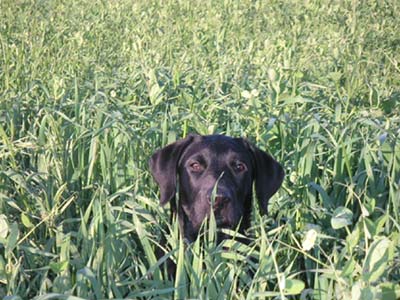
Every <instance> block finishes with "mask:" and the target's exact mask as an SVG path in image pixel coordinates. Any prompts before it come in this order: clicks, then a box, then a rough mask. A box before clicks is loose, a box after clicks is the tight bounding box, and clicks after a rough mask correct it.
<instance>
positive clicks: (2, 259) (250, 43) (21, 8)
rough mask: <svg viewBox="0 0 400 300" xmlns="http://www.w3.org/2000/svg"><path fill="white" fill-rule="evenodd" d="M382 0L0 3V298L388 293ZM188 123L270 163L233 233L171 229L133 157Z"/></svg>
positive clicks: (389, 16) (390, 183) (393, 138)
mask: <svg viewBox="0 0 400 300" xmlns="http://www.w3.org/2000/svg"><path fill="white" fill-rule="evenodd" d="M399 12H400V6H399V4H398V3H397V2H396V1H390V0H389V1H385V2H377V1H360V2H359V1H333V2H332V1H305V2H296V1H289V2H285V1H284V2H281V1H250V0H246V1H236V0H225V1H128V0H122V1H79V0H78V1H61V0H56V1H45V0H38V1H24V0H18V1H9V0H3V1H0V19H1V24H0V107H1V109H0V120H1V122H0V166H1V168H0V295H1V297H4V299H8V300H11V299H13V300H14V299H15V300H16V299H36V300H44V299H109V298H131V299H134V298H135V299H137V298H141V299H149V298H157V299H158V298H166V299H170V298H175V299H183V298H191V299H195V298H196V299H207V298H210V299H225V298H229V299H253V298H255V299H264V298H267V299H284V298H288V299H320V300H324V299H396V298H399V297H400V285H399V281H400V272H399V269H400V268H399V267H400V257H399V250H400V237H399V233H400V212H399V207H400V139H399V136H400V129H399V128H400V65H399V61H400V38H399V34H398V33H399V32H400V23H399V21H398V20H399V19H400V15H399ZM190 132H198V133H201V134H207V133H223V134H228V135H233V136H246V137H248V138H249V139H250V140H252V141H253V142H254V143H256V144H257V145H258V146H259V147H261V148H262V149H267V151H269V152H270V153H271V154H273V155H274V157H276V158H277V160H278V161H280V162H282V163H283V164H284V166H285V170H286V174H287V176H286V179H285V181H284V184H283V187H282V188H281V189H280V191H279V192H278V194H277V195H276V196H274V198H273V199H272V200H271V201H270V205H269V211H270V213H269V215H268V216H260V215H259V214H258V213H257V208H256V207H255V208H254V215H253V227H252V229H251V230H250V231H251V232H250V235H251V236H252V237H253V241H252V242H251V243H250V244H249V245H244V244H240V243H238V242H234V241H225V244H224V245H217V244H216V243H215V240H214V236H215V234H213V232H214V230H215V226H214V225H213V222H212V220H210V222H209V223H207V224H205V227H206V229H208V230H206V231H205V232H206V234H205V235H204V236H201V237H199V239H198V241H196V242H194V243H193V244H191V245H186V246H185V245H184V241H183V240H182V239H181V238H180V235H179V232H178V226H177V222H176V220H175V221H173V222H172V223H170V216H169V210H168V207H167V208H161V207H160V206H159V204H158V194H157V193H158V189H157V187H156V185H155V183H154V181H153V180H152V178H151V176H150V174H149V171H148V167H147V160H148V158H149V156H150V155H151V154H152V152H153V151H154V150H155V149H157V148H160V147H162V146H163V145H165V144H167V143H168V142H172V141H174V140H176V139H179V138H181V137H183V136H185V135H186V134H188V133H190ZM162 236H164V237H165V239H166V245H165V247H164V251H163V252H164V253H165V255H164V256H163V257H162V258H159V257H158V256H157V255H156V252H157V251H158V250H157V249H159V247H160V242H161V237H162ZM168 258H171V259H172V260H174V261H175V262H176V264H177V275H176V279H175V280H174V281H171V280H168V277H167V275H166V270H165V269H164V267H163V266H164V264H163V262H165V261H166V260H167V259H168Z"/></svg>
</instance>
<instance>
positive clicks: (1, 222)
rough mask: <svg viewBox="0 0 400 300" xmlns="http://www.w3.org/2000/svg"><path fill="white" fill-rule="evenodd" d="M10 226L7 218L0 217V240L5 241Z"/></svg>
mask: <svg viewBox="0 0 400 300" xmlns="http://www.w3.org/2000/svg"><path fill="white" fill-rule="evenodd" d="M9 229H10V226H9V225H8V222H7V217H6V216H5V215H0V238H3V239H5V238H6V237H7V234H8V231H9Z"/></svg>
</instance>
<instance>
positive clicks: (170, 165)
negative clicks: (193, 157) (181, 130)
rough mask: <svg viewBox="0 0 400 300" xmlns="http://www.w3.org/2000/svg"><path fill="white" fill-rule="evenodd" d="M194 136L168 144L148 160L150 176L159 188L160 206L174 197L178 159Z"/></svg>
mask: <svg viewBox="0 0 400 300" xmlns="http://www.w3.org/2000/svg"><path fill="white" fill-rule="evenodd" d="M194 137H195V135H193V134H190V135H188V136H187V137H186V138H184V139H181V140H179V141H176V142H175V143H172V144H169V145H167V146H165V147H164V148H162V149H160V150H158V151H156V152H155V153H154V154H153V155H152V156H151V158H150V160H149V167H150V171H151V174H152V175H153V177H154V179H155V181H156V182H157V183H158V186H159V187H160V204H161V205H164V204H166V203H167V202H168V201H170V200H172V199H173V198H174V197H175V192H176V172H177V167H178V162H179V159H180V157H181V155H182V153H183V151H184V149H185V148H186V147H187V146H188V145H189V144H190V143H191V142H192V140H193V138H194Z"/></svg>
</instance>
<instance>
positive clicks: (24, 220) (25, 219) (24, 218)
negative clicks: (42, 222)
mask: <svg viewBox="0 0 400 300" xmlns="http://www.w3.org/2000/svg"><path fill="white" fill-rule="evenodd" d="M21 221H22V224H24V226H25V227H26V228H32V227H34V225H33V224H32V222H31V220H30V219H29V217H28V216H27V214H25V213H22V214H21Z"/></svg>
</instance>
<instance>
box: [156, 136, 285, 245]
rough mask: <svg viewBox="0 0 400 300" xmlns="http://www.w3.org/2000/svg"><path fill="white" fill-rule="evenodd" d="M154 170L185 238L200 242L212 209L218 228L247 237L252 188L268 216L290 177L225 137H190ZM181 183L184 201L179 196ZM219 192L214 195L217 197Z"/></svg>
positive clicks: (159, 155)
mask: <svg viewBox="0 0 400 300" xmlns="http://www.w3.org/2000/svg"><path fill="white" fill-rule="evenodd" d="M149 164H150V170H151V173H152V174H153V177H154V179H155V180H156V182H157V183H158V185H159V187H160V202H161V205H164V204H166V203H167V202H168V201H171V200H172V201H171V207H172V210H173V211H174V212H177V213H178V219H179V224H180V227H181V231H182V232H183V234H184V237H185V238H186V239H187V240H189V241H193V240H195V239H196V237H197V235H198V232H199V229H200V226H201V224H202V222H203V221H204V219H205V218H206V217H207V216H209V214H210V210H211V206H212V209H213V211H214V215H215V219H216V222H217V226H218V227H220V228H231V229H236V227H237V226H238V225H239V224H240V226H239V232H241V233H243V232H244V230H245V229H247V228H248V227H249V226H250V214H251V200H252V185H253V181H254V182H255V190H256V195H257V198H258V201H259V207H260V209H261V212H262V213H267V205H268V199H269V198H270V197H271V196H272V195H273V194H274V193H275V192H276V191H277V190H278V189H279V187H280V186H281V184H282V180H283V177H284V171H283V169H282V167H281V165H280V164H279V163H278V162H276V161H275V160H274V159H273V158H272V157H271V156H270V155H269V154H267V153H265V152H264V151H262V150H260V149H258V148H256V147H255V146H253V145H252V144H250V143H249V142H248V141H247V140H245V139H242V138H232V137H228V136H223V135H209V136H200V135H188V136H187V137H186V138H184V139H182V140H179V141H177V142H175V143H173V144H170V145H168V146H166V147H164V148H162V149H160V150H158V151H157V152H155V153H154V154H153V156H152V157H151V159H150V161H149ZM177 178H178V182H179V199H178V203H177V206H178V207H176V205H175V193H176V187H177ZM213 191H214V194H213Z"/></svg>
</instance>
